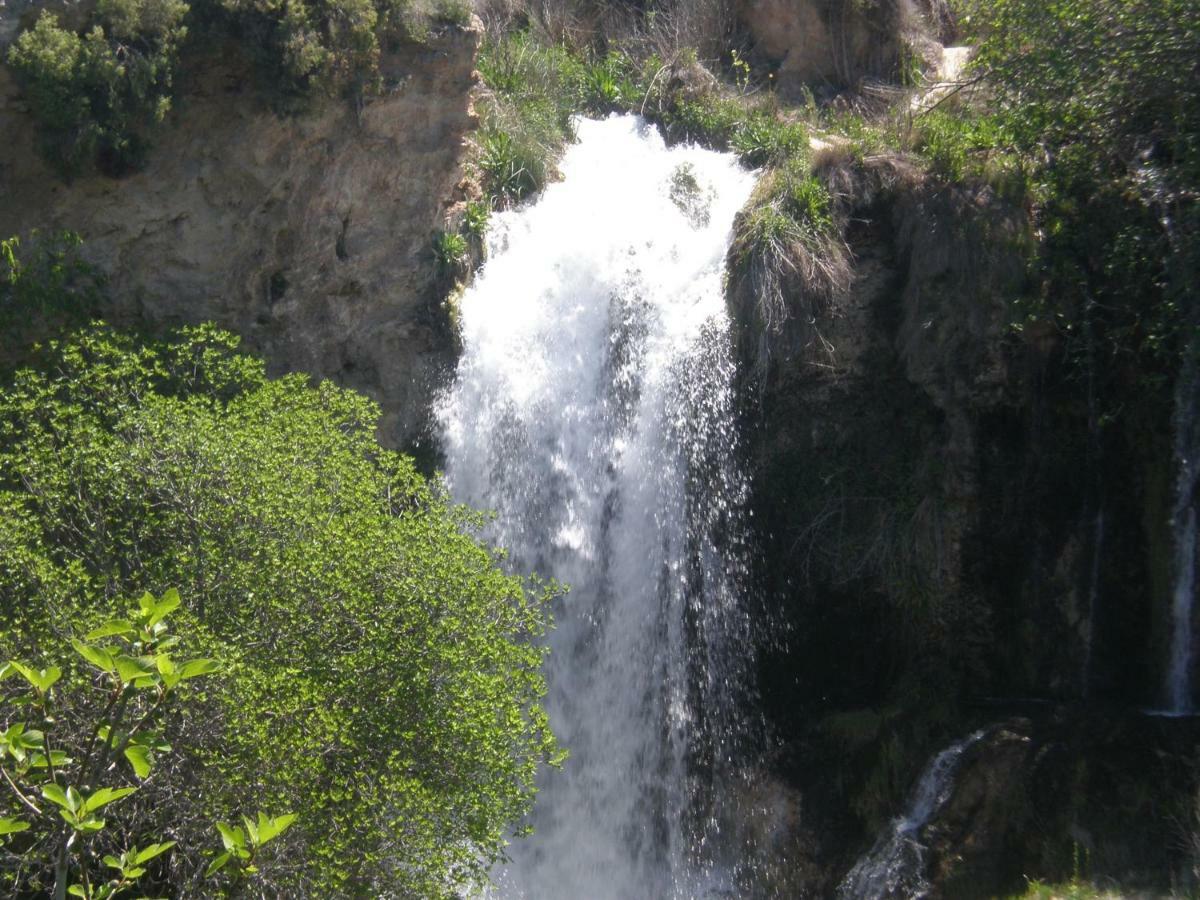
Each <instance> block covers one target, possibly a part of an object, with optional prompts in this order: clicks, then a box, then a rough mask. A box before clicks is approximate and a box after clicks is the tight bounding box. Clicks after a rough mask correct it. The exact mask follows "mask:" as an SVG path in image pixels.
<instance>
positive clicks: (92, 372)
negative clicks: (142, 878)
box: [0, 326, 556, 897]
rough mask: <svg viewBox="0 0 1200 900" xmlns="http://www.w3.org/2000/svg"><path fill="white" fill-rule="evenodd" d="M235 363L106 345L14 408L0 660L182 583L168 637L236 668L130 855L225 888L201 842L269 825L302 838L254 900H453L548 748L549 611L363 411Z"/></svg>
mask: <svg viewBox="0 0 1200 900" xmlns="http://www.w3.org/2000/svg"><path fill="white" fill-rule="evenodd" d="M235 345H236V340H235V339H234V338H232V337H231V336H229V335H226V334H223V333H221V332H219V331H216V330H214V329H212V328H208V327H204V328H196V329H188V330H184V331H182V332H180V333H178V334H177V335H176V336H174V337H173V338H171V339H169V340H167V341H165V342H161V343H139V342H137V341H135V340H133V339H132V338H129V337H126V336H122V335H121V334H119V333H116V332H114V331H112V330H110V329H108V328H106V327H102V326H98V327H93V328H92V329H90V330H87V331H84V332H82V333H79V334H77V335H75V336H74V337H71V338H69V339H67V340H63V341H61V342H57V343H52V344H51V345H50V349H49V350H48V352H47V353H46V354H45V357H44V363H43V365H42V366H41V367H40V368H39V369H38V370H33V369H26V370H23V371H21V372H19V373H18V374H17V375H16V376H15V378H14V379H13V381H12V384H11V386H9V387H8V388H6V389H4V390H3V391H2V392H0V658H3V659H12V658H17V659H25V660H29V661H41V660H46V661H57V660H60V659H61V655H60V654H59V653H58V650H59V649H60V648H61V647H62V646H63V642H64V640H65V637H66V636H70V635H80V634H82V633H83V632H85V631H86V630H87V629H88V627H90V626H91V625H93V624H94V623H95V622H96V621H98V620H103V619H105V618H108V617H111V616H112V615H114V614H116V613H118V612H120V611H122V610H123V609H124V607H125V605H126V603H127V601H128V598H130V597H135V596H138V595H139V594H141V593H142V592H143V591H144V590H148V591H151V592H152V593H154V594H156V595H158V594H161V592H162V591H164V590H166V589H167V588H178V589H179V591H180V593H181V594H182V596H183V597H185V598H187V601H188V602H187V604H186V606H187V609H186V610H182V609H181V610H180V611H179V612H178V613H177V614H176V616H177V621H176V622H175V625H174V627H175V629H176V630H177V631H178V632H179V633H181V634H184V635H186V636H187V639H188V642H189V650H190V651H192V653H193V654H194V655H201V656H205V657H214V658H218V659H222V660H225V661H226V668H225V669H224V670H223V671H222V673H219V674H215V675H212V676H209V678H208V679H206V685H205V690H204V692H203V693H202V694H201V695H200V696H199V697H198V698H196V700H195V702H193V703H191V704H190V705H189V706H188V707H187V708H186V713H187V714H186V716H183V717H180V718H174V719H171V720H170V721H169V722H168V723H167V724H166V726H165V727H166V729H167V736H168V738H169V741H168V742H169V743H171V744H173V745H175V746H176V748H177V750H179V751H180V753H181V759H180V761H179V762H178V763H176V764H174V765H171V766H167V767H164V768H163V769H162V771H161V772H156V773H154V774H153V775H152V776H151V778H150V779H148V780H147V782H146V784H145V785H143V787H142V788H141V790H140V791H139V796H141V797H143V798H144V802H143V803H142V804H141V805H140V806H139V807H138V809H139V810H140V813H139V815H141V817H142V819H141V820H140V821H141V822H142V823H143V824H144V826H145V830H144V832H142V833H143V834H147V835H149V836H151V837H153V838H154V839H158V840H166V839H171V840H178V842H179V844H178V846H177V847H176V848H175V850H173V851H172V853H171V854H170V855H169V859H170V860H171V862H170V865H171V866H172V867H173V868H172V870H171V875H172V877H171V886H172V890H174V891H178V892H180V893H183V894H187V893H194V892H197V891H199V892H201V893H203V892H204V890H211V888H207V889H206V888H202V887H199V886H198V885H199V882H198V881H197V880H196V877H197V874H198V873H199V874H201V875H202V873H203V867H204V865H206V864H207V862H208V860H207V859H205V858H204V857H203V856H201V855H200V854H201V851H202V850H205V849H209V848H210V847H211V844H212V840H213V832H212V823H213V822H214V821H216V820H218V819H219V820H223V821H236V816H238V815H240V814H242V813H248V814H250V815H251V816H253V815H254V812H255V810H258V809H263V808H266V809H269V810H271V811H273V812H276V813H278V812H283V811H289V812H293V813H295V814H297V815H298V819H297V822H296V824H295V825H294V826H293V827H292V829H291V830H290V831H289V833H288V835H287V838H286V841H282V842H281V843H282V844H285V845H286V846H283V847H281V850H280V852H279V853H278V854H277V859H276V863H275V865H274V866H272V867H271V868H270V869H269V870H264V873H263V877H264V878H265V877H267V876H269V879H268V883H266V884H264V885H262V889H263V890H265V891H268V892H278V893H279V894H281V895H284V896H331V895H342V894H354V893H357V894H363V895H371V896H379V895H400V896H423V897H424V896H428V897H436V896H444V895H448V894H451V893H453V892H454V891H455V890H456V889H458V888H461V887H462V886H463V885H464V884H467V883H469V882H471V881H473V880H477V879H478V878H480V877H482V876H483V873H484V872H485V871H486V869H487V867H488V865H489V864H490V863H491V862H492V861H493V860H494V859H496V857H497V856H498V855H499V854H500V853H501V851H502V847H503V846H504V841H505V836H506V833H507V831H508V829H509V828H510V827H511V825H512V823H514V822H515V821H516V820H518V819H519V818H520V817H521V816H522V815H523V814H524V813H525V812H526V811H527V808H528V806H529V803H530V801H531V798H532V796H533V792H534V774H535V771H536V769H537V767H538V765H539V764H540V763H542V762H543V761H545V760H547V759H549V758H550V757H552V756H553V755H554V754H555V752H556V751H555V749H554V743H553V738H552V736H551V735H550V733H549V731H548V729H547V725H546V720H545V717H544V714H543V712H542V710H541V707H540V705H539V704H540V698H541V696H542V694H543V691H544V683H543V679H542V675H541V671H540V670H541V662H542V650H541V649H540V648H539V647H538V646H537V644H536V642H535V641H534V640H533V639H534V638H536V636H537V635H539V634H540V633H541V632H542V631H543V629H544V628H545V626H546V606H545V600H546V592H545V591H544V590H543V589H540V588H538V587H537V586H536V585H526V584H524V583H523V582H522V581H521V580H520V579H518V578H515V577H510V576H506V575H505V574H503V573H502V572H501V571H500V569H499V567H498V565H497V562H498V561H497V556H496V553H495V551H493V550H491V549H489V548H488V547H486V546H485V545H483V544H481V543H480V542H479V541H478V540H477V539H476V538H475V537H473V533H474V531H475V529H476V528H477V527H478V525H479V524H480V517H479V516H478V515H477V514H474V513H471V512H469V511H467V510H465V509H462V508H459V507H456V506H453V505H451V504H450V503H449V502H448V501H447V499H446V498H445V496H444V494H443V493H442V490H441V488H440V487H439V486H438V485H437V484H436V483H427V482H426V481H425V480H423V479H422V478H421V477H420V476H419V475H418V474H417V473H416V472H415V471H414V470H413V467H412V464H411V462H410V461H409V460H408V459H407V458H405V457H403V456H400V455H398V454H395V453H392V452H390V451H387V450H383V449H381V448H380V447H379V445H378V444H377V443H376V441H375V439H374V433H375V425H376V420H377V415H378V413H377V410H376V408H375V407H374V405H373V404H371V403H370V402H369V401H367V400H365V399H364V398H362V397H359V396H357V395H355V394H353V393H350V392H348V391H344V390H341V389H339V388H336V387H334V386H332V385H330V384H322V385H320V386H317V387H312V386H310V384H309V381H308V379H307V378H306V377H304V376H298V375H297V376H289V377H286V378H282V379H279V380H269V379H267V378H266V377H265V376H264V372H263V366H262V364H261V363H260V362H258V361H256V360H254V359H251V358H249V357H246V356H241V355H239V354H237V353H236V352H235V349H234V348H235ZM39 664H44V663H39ZM68 680H69V679H64V684H65V683H66V682H67V681H68ZM66 702H67V705H68V706H71V705H72V704H74V705H75V706H78V704H79V703H80V702H82V701H79V700H77V699H75V700H73V699H70V698H68V700H67V701H66ZM15 714H16V711H15V708H13V707H10V706H9V705H8V703H7V702H6V704H5V707H4V718H5V720H9V719H11V718H12V716H13V715H15ZM7 724H9V723H8V722H7V721H6V722H5V725H7ZM0 796H2V797H3V799H2V800H0V804H3V805H2V806H0V817H3V816H7V815H11V814H14V813H15V812H17V810H14V809H13V807H14V806H15V805H16V803H15V800H14V798H13V797H12V796H11V795H9V794H8V793H7V792H5V793H2V794H0ZM114 810H117V812H115V813H114V815H119V809H118V808H117V807H116V806H114ZM197 835H203V836H204V837H203V840H202V841H201V846H196V841H195V840H193V839H194V838H196V836H197ZM10 861H11V860H10ZM17 868H18V869H20V868H23V869H24V874H23V875H20V876H19V877H23V878H24V877H28V875H29V869H30V866H29V865H27V864H22V866H19V867H17ZM0 870H3V871H6V872H7V873H8V875H7V877H9V878H11V877H13V876H12V872H13V871H14V869H13V867H7V866H4V865H0ZM25 884H26V885H28V882H25ZM12 886H13V884H12V882H10V883H9V884H8V885H7V887H9V888H12Z"/></svg>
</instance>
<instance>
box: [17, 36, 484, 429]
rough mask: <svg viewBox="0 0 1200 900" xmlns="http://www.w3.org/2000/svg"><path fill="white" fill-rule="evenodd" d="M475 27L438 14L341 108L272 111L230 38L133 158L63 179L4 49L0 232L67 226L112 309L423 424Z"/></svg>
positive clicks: (442, 330) (409, 423) (442, 360)
mask: <svg viewBox="0 0 1200 900" xmlns="http://www.w3.org/2000/svg"><path fill="white" fill-rule="evenodd" d="M479 40H480V31H479V30H478V29H477V28H466V29H457V28H451V29H446V30H444V31H441V32H439V33H436V34H434V35H432V36H431V38H430V40H429V42H428V43H427V44H421V45H413V46H407V47H403V48H401V49H400V50H398V51H396V52H395V53H393V54H391V55H390V56H388V57H387V58H385V59H384V61H383V68H384V74H385V80H386V82H387V83H388V84H390V85H392V86H391V87H390V88H389V89H388V90H387V91H386V93H384V94H383V95H382V96H379V97H375V98H372V99H370V100H369V101H368V102H366V103H365V105H362V106H360V107H359V108H355V106H354V105H353V104H351V103H350V102H349V101H346V100H337V101H333V100H331V101H328V102H325V103H323V104H322V105H320V106H318V107H317V108H315V109H313V110H312V111H310V112H308V113H306V114H304V115H300V116H296V117H291V118H282V117H280V116H278V115H275V114H274V113H273V112H271V111H270V110H269V109H267V108H266V107H265V106H264V105H263V103H262V102H261V100H259V99H258V97H257V96H256V94H255V93H254V91H253V90H252V89H251V88H250V87H249V84H250V78H249V72H248V69H247V68H246V67H245V66H243V65H241V64H239V62H238V58H237V55H236V52H235V51H234V50H233V49H230V52H229V53H228V54H224V55H223V54H217V57H218V58H220V59H221V61H220V62H216V61H211V60H210V61H208V62H206V63H204V64H201V65H199V66H190V67H189V71H198V72H200V74H199V75H197V76H194V77H193V78H192V80H191V83H189V84H188V85H186V86H185V90H184V92H183V96H182V97H181V98H180V99H179V100H178V101H177V102H176V105H175V109H174V111H173V112H172V113H171V116H170V118H169V121H168V122H167V123H166V124H165V125H164V127H163V128H162V129H161V132H160V134H159V135H158V136H157V139H156V144H155V146H154V149H153V151H152V153H151V155H150V158H149V161H148V164H147V166H146V168H145V169H144V170H143V171H140V172H138V173H136V174H133V175H130V176H128V177H125V178H122V179H120V180H113V179H109V178H105V177H101V176H88V177H83V178H78V179H76V180H74V181H72V182H70V183H63V182H61V181H60V180H59V179H58V178H56V177H55V176H54V175H53V174H52V173H51V172H49V171H48V170H47V168H46V167H45V165H44V164H43V163H42V162H41V160H40V158H39V156H38V153H37V149H36V134H35V130H34V127H33V123H32V121H31V119H30V117H29V115H28V112H27V110H26V108H25V106H24V103H23V101H22V98H21V95H20V92H19V91H18V90H17V88H16V86H15V84H14V83H13V80H12V78H11V76H10V74H9V73H8V71H7V70H6V69H5V68H4V67H2V66H0V134H4V135H5V141H4V143H3V146H0V197H2V198H3V202H0V234H2V235H10V234H19V233H27V232H29V231H30V230H31V229H43V230H49V229H70V230H72V231H76V232H78V233H79V234H80V235H82V236H83V238H84V240H85V242H86V243H85V248H86V253H87V256H88V257H89V258H90V259H91V260H92V261H93V262H94V263H95V264H96V265H98V266H99V267H101V268H102V269H103V270H104V271H105V272H106V273H107V275H108V277H109V281H110V285H111V289H112V290H111V294H112V296H113V297H114V298H119V299H118V300H115V301H114V302H115V303H118V304H119V305H118V306H116V307H114V308H113V309H111V310H110V311H109V314H110V315H111V316H112V317H114V318H116V319H117V320H139V321H142V322H148V323H149V324H151V325H171V324H180V323H195V322H201V321H209V320H211V321H216V322H217V323H219V324H221V325H222V326H224V327H226V328H229V329H231V330H233V331H235V332H237V333H238V334H240V335H242V336H243V338H244V339H245V342H246V345H247V346H248V347H249V348H251V349H253V350H255V351H257V352H259V353H261V354H263V355H264V356H265V357H266V359H267V361H268V365H269V367H270V369H271V370H272V371H273V372H275V373H279V372H284V371H304V372H309V373H312V374H313V375H314V376H317V377H320V378H330V379H333V380H335V381H337V382H339V383H341V384H343V385H346V386H348V387H352V388H355V389H358V390H360V391H363V392H364V393H366V394H368V395H370V396H372V397H374V398H375V399H376V400H377V401H379V402H380V404H381V405H382V407H383V410H384V419H383V424H382V428H381V432H382V433H381V438H382V439H383V440H384V441H385V442H386V443H388V444H390V445H393V446H409V447H411V446H412V445H413V444H414V443H415V442H418V441H420V439H421V437H422V432H423V429H424V428H425V422H424V418H425V416H426V415H427V412H428V409H429V399H430V394H431V392H432V391H433V390H434V389H435V388H436V386H437V385H438V384H439V382H440V380H441V378H442V377H443V375H444V373H445V370H446V369H447V367H448V366H449V365H451V364H452V358H453V352H454V350H453V348H454V341H453V337H452V335H451V333H450V328H449V324H448V321H447V316H446V313H445V311H444V310H443V309H442V307H441V301H442V298H443V294H444V292H445V288H446V286H445V285H444V284H442V283H441V281H440V276H439V273H438V269H437V263H436V260H435V258H434V254H433V251H432V243H431V239H432V236H433V234H434V232H435V230H436V229H439V228H440V227H441V226H442V224H443V222H444V219H445V217H446V214H447V208H448V206H449V205H450V204H452V203H453V202H455V200H456V198H457V196H458V193H459V188H458V185H459V183H460V181H461V179H462V162H463V153H464V138H465V136H466V135H467V134H468V133H469V131H470V130H471V129H472V128H473V126H474V115H473V112H472V109H471V99H470V98H471V90H472V87H473V85H474V79H475V75H474V71H473V70H474V61H475V54H476V51H477V49H478V45H479Z"/></svg>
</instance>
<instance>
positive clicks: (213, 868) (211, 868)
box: [204, 851, 231, 878]
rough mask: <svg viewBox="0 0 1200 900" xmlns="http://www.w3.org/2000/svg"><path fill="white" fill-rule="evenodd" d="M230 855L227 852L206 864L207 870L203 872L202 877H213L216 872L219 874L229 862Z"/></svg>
mask: <svg viewBox="0 0 1200 900" xmlns="http://www.w3.org/2000/svg"><path fill="white" fill-rule="evenodd" d="M230 855H231V854H230V853H229V851H226V852H224V853H222V854H221V855H220V856H218V857H217V858H216V859H214V860H213V861H212V862H210V863H209V864H208V868H207V869H205V870H204V877H205V878H208V877H210V876H212V875H215V874H216V873H217V872H220V871H221V870H222V869H223V868H225V864H226V863H227V862H229V857H230Z"/></svg>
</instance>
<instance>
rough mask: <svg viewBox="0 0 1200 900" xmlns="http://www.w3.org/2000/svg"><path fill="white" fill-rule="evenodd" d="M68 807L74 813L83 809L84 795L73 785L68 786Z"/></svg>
mask: <svg viewBox="0 0 1200 900" xmlns="http://www.w3.org/2000/svg"><path fill="white" fill-rule="evenodd" d="M67 809H69V810H70V811H71V812H73V813H77V812H79V811H80V810H81V809H83V797H82V796H80V793H79V791H77V790H75V788H73V787H68V788H67Z"/></svg>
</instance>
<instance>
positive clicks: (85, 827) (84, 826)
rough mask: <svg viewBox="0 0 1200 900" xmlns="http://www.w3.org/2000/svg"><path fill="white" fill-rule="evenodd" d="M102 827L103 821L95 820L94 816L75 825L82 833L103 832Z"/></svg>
mask: <svg viewBox="0 0 1200 900" xmlns="http://www.w3.org/2000/svg"><path fill="white" fill-rule="evenodd" d="M104 825H105V821H104V820H103V819H97V818H96V817H95V816H88V817H86V818H85V819H83V820H82V821H81V822H79V824H77V825H76V826H75V827H76V828H78V829H79V830H80V831H83V832H87V833H95V832H97V831H103V830H104Z"/></svg>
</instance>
